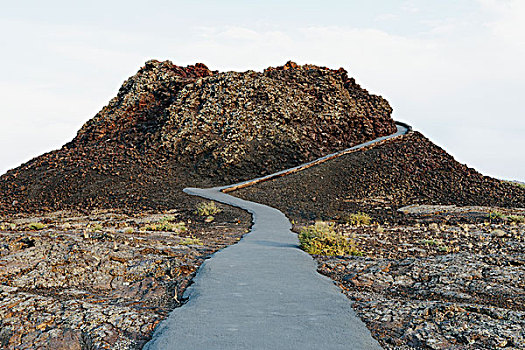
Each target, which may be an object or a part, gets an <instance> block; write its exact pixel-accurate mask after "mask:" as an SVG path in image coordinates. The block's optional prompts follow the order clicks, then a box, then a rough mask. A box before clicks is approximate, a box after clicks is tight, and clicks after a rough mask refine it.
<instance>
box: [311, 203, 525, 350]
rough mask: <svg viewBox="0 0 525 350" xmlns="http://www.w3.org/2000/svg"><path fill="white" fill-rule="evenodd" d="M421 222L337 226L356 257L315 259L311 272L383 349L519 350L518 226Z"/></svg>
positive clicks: (524, 252)
mask: <svg viewBox="0 0 525 350" xmlns="http://www.w3.org/2000/svg"><path fill="white" fill-rule="evenodd" d="M474 212H477V211H476V210H474ZM521 212H522V211H519V212H518V213H521ZM463 219H464V218H463ZM424 221H425V222H426V223H422V224H420V223H416V224H415V225H410V226H406V225H403V226H400V225H392V226H390V225H386V226H385V225H383V226H366V227H356V226H349V225H345V224H339V225H337V230H338V232H340V233H342V234H344V235H347V236H348V237H349V238H351V239H353V240H354V242H355V246H356V247H357V248H358V249H359V250H360V251H362V252H363V256H362V257H358V256H355V257H324V256H316V257H315V258H316V259H317V261H318V264H319V266H318V270H319V272H320V273H322V274H325V275H327V276H328V277H330V278H332V279H333V280H334V281H335V283H336V284H338V285H339V286H340V287H341V288H342V290H343V292H344V293H345V294H346V295H347V296H348V298H350V299H351V300H352V301H353V302H354V304H353V306H354V308H355V310H356V311H357V313H358V315H359V316H360V317H361V318H362V319H363V321H364V322H366V324H367V326H368V328H369V329H370V330H371V331H372V334H373V336H374V337H375V338H376V339H377V340H378V341H380V343H381V345H382V346H383V347H384V348H385V349H496V348H506V349H523V347H522V346H523V344H525V331H524V329H525V282H524V280H523V276H525V224H523V223H521V224H516V223H508V222H500V223H490V222H485V223H473V224H468V223H463V224H457V225H446V224H443V223H442V222H443V221H442V220H441V218H440V220H439V223H436V222H434V223H432V222H430V223H429V217H428V213H426V214H425V218H424Z"/></svg>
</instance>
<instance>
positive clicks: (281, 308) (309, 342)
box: [144, 123, 410, 350]
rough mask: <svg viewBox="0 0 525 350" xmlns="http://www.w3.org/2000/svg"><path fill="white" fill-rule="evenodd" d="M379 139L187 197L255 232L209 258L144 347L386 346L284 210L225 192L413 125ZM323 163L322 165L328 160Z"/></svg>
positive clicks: (192, 190) (192, 191)
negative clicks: (242, 214) (241, 215)
mask: <svg viewBox="0 0 525 350" xmlns="http://www.w3.org/2000/svg"><path fill="white" fill-rule="evenodd" d="M397 128H398V130H397V132H396V133H395V134H392V135H389V136H386V137H381V138H378V139H375V140H373V141H370V142H366V143H364V144H361V145H358V146H355V147H352V148H350V149H347V150H344V151H341V152H337V153H335V154H331V155H328V156H326V157H323V158H321V159H318V160H316V161H314V162H310V163H307V164H304V165H301V166H299V167H295V168H291V169H288V170H284V171H281V172H278V173H276V174H272V175H268V176H265V177H262V178H258V179H254V180H250V181H245V182H242V183H239V184H234V185H231V186H224V187H214V188H209V189H198V188H187V189H185V190H184V192H186V193H188V194H191V195H196V196H200V197H203V198H207V199H211V200H215V201H218V202H221V203H224V204H228V205H232V206H235V207H239V208H241V209H244V210H246V211H248V212H250V213H251V214H252V217H253V226H252V229H251V232H250V233H249V234H247V235H245V236H244V238H243V239H242V240H241V241H240V242H239V243H237V244H235V245H232V246H229V247H227V248H225V249H223V250H221V251H219V252H217V253H215V254H214V255H213V257H212V258H211V259H209V260H206V261H205V262H204V263H203V264H202V265H201V267H200V269H199V272H198V273H197V275H196V277H195V278H194V283H193V284H192V285H191V286H190V287H189V288H188V289H187V290H186V292H185V294H184V296H185V297H186V298H188V302H187V303H186V304H184V305H183V306H182V307H180V308H176V309H174V310H173V311H172V312H171V314H170V316H169V317H168V318H167V319H166V320H165V321H163V322H161V323H160V325H159V326H158V327H157V329H156V330H155V333H154V335H153V339H152V340H151V341H150V342H149V343H148V344H146V346H145V347H144V349H147V350H154V349H163V350H164V349H228V350H233V349H261V350H262V349H265V350H266V349H355V350H359V349H381V347H380V346H379V344H378V343H377V341H376V340H374V339H373V338H372V336H371V335H370V332H369V331H368V329H367V328H366V326H365V325H364V324H363V323H362V322H361V320H360V319H359V318H358V317H357V316H356V315H355V313H354V311H353V309H352V307H351V303H350V301H349V300H348V299H347V298H346V297H345V296H344V295H343V294H342V293H341V291H340V289H339V288H337V287H336V286H335V285H334V284H333V283H332V281H331V280H330V279H328V278H327V277H325V276H322V275H320V274H318V273H317V271H316V269H317V264H316V263H315V261H314V260H313V259H312V258H311V257H310V256H309V255H308V254H307V253H305V252H303V251H302V250H300V249H298V248H299V242H298V239H297V235H296V234H294V233H293V232H292V231H291V227H292V225H291V223H290V221H289V220H288V219H287V218H286V216H285V215H284V214H283V213H282V212H280V211H279V210H277V209H275V208H272V207H269V206H266V205H262V204H259V203H254V202H250V201H246V200H243V199H240V198H237V197H233V196H231V195H228V194H226V193H224V192H226V191H228V190H230V189H232V188H234V189H236V188H241V187H246V186H249V185H250V184H254V183H258V182H261V181H267V180H269V179H272V178H275V177H277V176H283V175H285V174H290V173H294V172H297V171H300V170H302V169H305V168H307V167H310V166H313V165H316V164H319V163H321V162H323V161H326V160H329V159H333V158H335V157H338V156H340V155H342V154H345V153H349V152H351V151H354V150H356V149H359V148H363V147H366V146H369V145H372V144H374V143H377V142H379V141H382V140H386V139H389V138H393V137H397V136H401V135H404V134H406V133H407V132H408V131H410V127H409V126H408V125H406V124H401V123H397ZM323 159H324V160H323Z"/></svg>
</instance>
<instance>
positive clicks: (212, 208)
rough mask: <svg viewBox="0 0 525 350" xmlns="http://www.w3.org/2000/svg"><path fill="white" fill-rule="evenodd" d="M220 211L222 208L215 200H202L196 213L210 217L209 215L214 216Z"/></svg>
mask: <svg viewBox="0 0 525 350" xmlns="http://www.w3.org/2000/svg"><path fill="white" fill-rule="evenodd" d="M220 212H221V209H220V208H219V207H217V205H216V204H215V202H212V201H210V202H202V203H199V205H197V211H196V213H197V214H198V215H200V216H206V217H209V216H213V215H215V214H217V213H220Z"/></svg>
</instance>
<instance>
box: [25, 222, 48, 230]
mask: <svg viewBox="0 0 525 350" xmlns="http://www.w3.org/2000/svg"><path fill="white" fill-rule="evenodd" d="M27 228H28V229H30V230H35V231H38V230H42V229H44V228H46V225H44V224H43V223H41V222H32V223H30V224H29V225H27Z"/></svg>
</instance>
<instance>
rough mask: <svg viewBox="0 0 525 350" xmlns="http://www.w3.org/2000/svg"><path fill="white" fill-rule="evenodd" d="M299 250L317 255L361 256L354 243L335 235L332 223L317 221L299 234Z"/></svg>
mask: <svg viewBox="0 0 525 350" xmlns="http://www.w3.org/2000/svg"><path fill="white" fill-rule="evenodd" d="M299 242H300V244H301V249H303V250H304V251H305V252H307V253H309V254H318V255H336V256H337V255H362V253H361V252H359V251H357V250H356V249H355V247H354V242H353V241H350V240H347V239H346V238H345V237H344V236H342V235H340V234H337V233H336V232H335V230H334V224H333V223H327V222H323V221H318V222H316V223H315V224H314V225H309V226H306V227H304V228H303V229H302V230H301V232H300V233H299Z"/></svg>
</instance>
